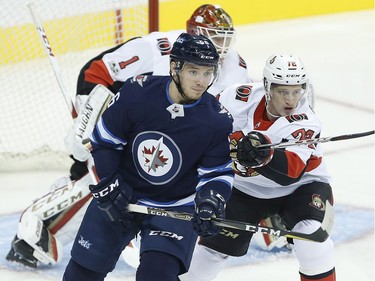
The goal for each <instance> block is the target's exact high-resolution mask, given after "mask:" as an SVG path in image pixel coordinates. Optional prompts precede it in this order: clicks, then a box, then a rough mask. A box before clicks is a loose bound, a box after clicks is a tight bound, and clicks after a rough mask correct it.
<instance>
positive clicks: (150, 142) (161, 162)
mask: <svg viewBox="0 0 375 281" xmlns="http://www.w3.org/2000/svg"><path fill="white" fill-rule="evenodd" d="M132 153H133V159H134V164H135V167H136V169H137V171H138V174H139V175H140V176H141V177H142V178H144V179H145V180H146V181H148V182H149V183H151V184H154V185H162V184H166V183H168V182H170V181H171V180H172V179H173V178H174V177H175V176H176V175H177V174H178V172H179V171H180V169H181V165H182V157H181V151H180V149H179V148H178V147H177V145H176V144H175V142H174V141H173V140H172V139H171V138H170V137H169V136H168V135H166V134H163V133H161V132H157V131H148V132H142V133H140V134H139V135H138V136H136V138H135V139H134V142H133V146H132Z"/></svg>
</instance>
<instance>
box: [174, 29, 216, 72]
mask: <svg viewBox="0 0 375 281" xmlns="http://www.w3.org/2000/svg"><path fill="white" fill-rule="evenodd" d="M170 59H171V61H175V62H176V64H177V70H181V69H182V68H183V65H184V63H185V62H188V63H192V64H197V65H203V66H213V67H215V71H216V70H217V67H218V63H219V54H218V52H217V51H216V48H215V46H214V45H213V44H212V42H211V41H210V40H208V39H207V38H206V37H204V36H202V35H190V34H188V33H182V34H181V35H180V36H179V37H178V38H177V40H176V42H175V43H174V44H173V47H172V50H171V54H170Z"/></svg>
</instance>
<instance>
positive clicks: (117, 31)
mask: <svg viewBox="0 0 375 281" xmlns="http://www.w3.org/2000/svg"><path fill="white" fill-rule="evenodd" d="M3 2H4V4H3V5H2V9H1V11H0V40H1V44H0V77H1V83H0V171H15V170H35V169H66V168H68V167H69V166H70V164H71V159H70V158H69V156H68V154H67V152H66V149H65V145H64V137H65V134H66V132H67V130H68V128H69V127H70V126H71V124H72V123H71V122H72V121H71V117H70V115H69V112H68V111H67V110H66V105H65V103H64V100H63V98H62V94H61V92H60V89H59V85H58V83H57V81H56V78H55V77H54V73H53V70H52V68H51V65H50V63H49V60H48V57H47V56H46V54H45V51H44V50H43V48H42V45H41V43H40V39H39V38H38V33H37V31H36V30H35V26H34V25H33V23H32V17H31V15H30V14H29V12H28V9H27V8H26V5H27V4H28V3H29V2H34V7H35V10H36V12H37V14H38V16H39V18H40V19H41V21H42V23H43V26H44V28H45V30H46V33H47V35H48V39H49V41H50V44H51V46H52V48H53V52H54V54H55V57H56V60H57V62H58V64H59V67H60V70H61V74H62V78H63V79H64V81H65V82H66V85H67V88H68V89H67V90H68V92H69V93H71V95H74V94H75V91H76V83H77V77H78V74H79V71H80V69H81V67H82V66H83V65H84V64H85V63H86V62H87V61H88V60H90V59H91V58H93V57H94V56H96V55H98V54H99V53H101V52H102V51H104V50H106V49H108V48H111V47H113V46H115V45H116V44H119V43H122V42H124V41H126V40H127V39H129V38H132V37H134V36H140V35H144V34H147V33H149V32H150V31H156V30H158V0H79V1H76V0H54V1H45V0H33V1H30V0H12V1H3Z"/></svg>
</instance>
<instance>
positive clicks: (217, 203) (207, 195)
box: [192, 188, 225, 236]
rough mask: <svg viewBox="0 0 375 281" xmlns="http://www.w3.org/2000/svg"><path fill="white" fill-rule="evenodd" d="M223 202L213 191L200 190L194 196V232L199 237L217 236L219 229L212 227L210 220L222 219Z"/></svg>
mask: <svg viewBox="0 0 375 281" xmlns="http://www.w3.org/2000/svg"><path fill="white" fill-rule="evenodd" d="M224 216H225V200H224V198H223V197H222V196H221V195H220V194H219V193H217V192H216V191H213V190H205V189H204V188H202V189H201V190H199V191H198V192H197V194H196V196H195V213H194V215H193V219H192V222H193V225H194V230H195V232H196V233H197V234H198V235H199V236H210V235H217V234H219V232H220V230H221V227H220V226H217V225H214V224H213V223H212V221H211V219H212V218H224Z"/></svg>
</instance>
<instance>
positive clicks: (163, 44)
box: [157, 37, 172, 56]
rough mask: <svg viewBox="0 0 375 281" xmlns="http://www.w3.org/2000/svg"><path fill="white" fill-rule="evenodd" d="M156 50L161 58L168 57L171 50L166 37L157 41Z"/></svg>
mask: <svg viewBox="0 0 375 281" xmlns="http://www.w3.org/2000/svg"><path fill="white" fill-rule="evenodd" d="M157 42H158V49H159V50H160V53H161V55H162V56H165V55H169V54H170V53H171V50H172V44H171V43H170V42H169V40H168V38H167V37H164V38H159V39H157Z"/></svg>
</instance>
